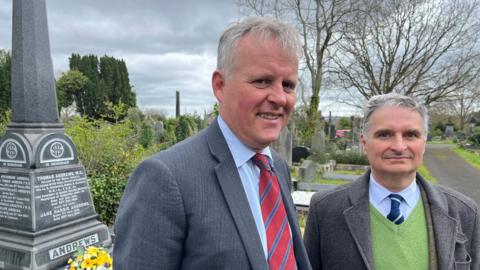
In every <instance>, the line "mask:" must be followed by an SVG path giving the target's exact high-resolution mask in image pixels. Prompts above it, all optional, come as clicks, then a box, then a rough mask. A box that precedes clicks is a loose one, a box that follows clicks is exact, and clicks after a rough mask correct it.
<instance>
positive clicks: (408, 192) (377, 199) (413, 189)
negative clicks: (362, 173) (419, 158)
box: [368, 173, 420, 220]
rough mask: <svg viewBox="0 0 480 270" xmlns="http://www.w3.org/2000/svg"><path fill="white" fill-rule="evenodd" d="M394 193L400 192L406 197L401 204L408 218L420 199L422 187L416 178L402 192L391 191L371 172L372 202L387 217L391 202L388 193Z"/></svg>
mask: <svg viewBox="0 0 480 270" xmlns="http://www.w3.org/2000/svg"><path fill="white" fill-rule="evenodd" d="M392 193H395V194H399V195H401V196H402V197H403V198H404V199H405V200H404V201H403V202H402V203H401V204H400V212H401V213H402V215H403V217H404V218H405V220H406V219H407V218H408V216H409V215H410V213H412V211H413V208H415V205H417V203H418V201H419V200H420V188H419V187H418V185H417V181H415V179H414V181H412V183H411V184H410V185H409V186H408V187H406V188H405V189H404V190H402V191H400V192H391V191H390V190H388V189H386V188H385V187H384V186H382V185H380V184H379V183H378V182H377V180H375V178H374V177H373V174H371V173H370V184H369V189H368V194H369V198H370V203H371V204H372V205H373V206H374V207H375V208H376V209H377V210H378V211H379V212H380V213H382V215H383V216H385V217H387V216H388V214H389V213H390V208H391V202H390V198H388V195H390V194H392Z"/></svg>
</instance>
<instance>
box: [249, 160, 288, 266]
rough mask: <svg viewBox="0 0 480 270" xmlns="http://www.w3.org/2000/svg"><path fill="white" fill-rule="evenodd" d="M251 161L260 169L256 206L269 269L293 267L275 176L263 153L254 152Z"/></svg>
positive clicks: (285, 215)
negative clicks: (258, 200)
mask: <svg viewBox="0 0 480 270" xmlns="http://www.w3.org/2000/svg"><path fill="white" fill-rule="evenodd" d="M252 161H253V163H254V164H255V165H257V166H258V167H259V168H260V184H259V185H260V188H259V193H260V206H261V208H262V216H263V223H264V224H265V232H266V234H267V247H268V265H269V267H270V270H278V269H288V270H293V269H296V265H295V255H294V250H293V242H292V237H291V235H290V225H289V223H288V219H287V214H286V212H285V207H284V204H283V200H282V196H281V194H280V187H279V186H278V179H277V176H276V174H275V173H274V172H273V171H272V169H271V167H270V163H269V162H268V158H267V156H265V155H262V154H258V153H257V154H255V156H253V157H252Z"/></svg>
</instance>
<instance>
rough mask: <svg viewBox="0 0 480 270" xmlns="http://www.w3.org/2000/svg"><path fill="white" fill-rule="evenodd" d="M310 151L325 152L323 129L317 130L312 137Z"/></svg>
mask: <svg viewBox="0 0 480 270" xmlns="http://www.w3.org/2000/svg"><path fill="white" fill-rule="evenodd" d="M312 151H313V152H315V153H323V152H325V133H324V132H323V129H321V130H318V131H317V132H316V133H315V134H314V135H313V138H312Z"/></svg>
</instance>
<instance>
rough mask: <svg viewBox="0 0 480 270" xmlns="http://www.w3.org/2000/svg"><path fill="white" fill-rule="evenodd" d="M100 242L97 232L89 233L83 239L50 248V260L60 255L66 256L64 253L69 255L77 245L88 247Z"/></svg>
mask: <svg viewBox="0 0 480 270" xmlns="http://www.w3.org/2000/svg"><path fill="white" fill-rule="evenodd" d="M98 242H100V240H99V237H98V234H97V233H96V234H92V235H89V236H87V237H84V238H82V239H79V240H76V241H73V242H70V243H67V244H65V245H61V246H59V247H56V248H53V249H50V250H49V251H48V255H49V257H50V260H54V259H56V258H58V257H61V256H64V255H67V254H69V253H72V252H74V251H75V250H76V249H77V247H80V246H82V247H88V246H91V245H93V244H96V243H98Z"/></svg>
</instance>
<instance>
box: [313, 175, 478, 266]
mask: <svg viewBox="0 0 480 270" xmlns="http://www.w3.org/2000/svg"><path fill="white" fill-rule="evenodd" d="M369 176H370V172H367V173H366V174H365V175H363V176H362V177H360V178H359V179H357V180H356V181H354V182H353V183H352V184H349V185H346V186H342V187H339V188H336V189H335V190H332V191H328V192H326V193H317V194H315V195H314V196H313V197H312V200H311V203H310V211H309V216H308V220H307V226H306V229H305V235H304V240H305V246H306V248H307V252H308V255H309V258H310V262H311V264H312V268H313V269H325V270H335V269H339V270H340V269H342V270H351V269H355V270H363V269H370V270H372V269H374V267H373V259H372V258H373V256H372V245H371V235H370V214H369V203H370V202H369V197H368V183H369V178H370V177H369ZM417 183H418V184H419V185H420V187H421V189H423V191H425V194H426V197H427V200H428V205H427V207H429V208H430V213H431V221H432V224H433V236H434V243H435V244H434V245H435V246H434V249H436V251H437V252H436V257H437V260H436V264H437V268H438V270H450V269H451V270H453V269H472V270H479V269H480V242H479V241H480V220H479V216H478V215H479V213H478V206H477V205H476V204H475V202H474V201H473V200H471V199H470V198H467V197H466V196H464V195H462V194H460V193H458V192H456V191H453V190H451V189H448V188H445V187H442V186H438V185H431V184H429V183H428V182H426V181H425V180H424V179H423V178H422V177H421V176H420V175H419V174H417ZM424 203H425V201H424Z"/></svg>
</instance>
